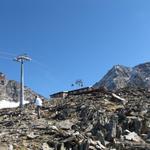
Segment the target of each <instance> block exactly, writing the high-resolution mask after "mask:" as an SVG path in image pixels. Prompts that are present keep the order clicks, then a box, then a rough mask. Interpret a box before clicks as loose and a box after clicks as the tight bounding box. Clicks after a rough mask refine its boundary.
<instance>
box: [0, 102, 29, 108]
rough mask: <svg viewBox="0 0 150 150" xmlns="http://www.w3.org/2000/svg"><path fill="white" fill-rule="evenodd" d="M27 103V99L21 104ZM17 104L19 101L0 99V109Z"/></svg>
mask: <svg viewBox="0 0 150 150" xmlns="http://www.w3.org/2000/svg"><path fill="white" fill-rule="evenodd" d="M27 103H29V101H24V102H23V104H27ZM18 106H19V102H10V101H6V100H2V101H0V109H2V108H14V107H18Z"/></svg>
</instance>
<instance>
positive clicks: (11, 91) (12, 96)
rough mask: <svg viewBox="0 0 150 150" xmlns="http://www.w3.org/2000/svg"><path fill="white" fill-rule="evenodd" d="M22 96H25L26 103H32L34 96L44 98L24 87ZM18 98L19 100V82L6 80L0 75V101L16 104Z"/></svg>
mask: <svg viewBox="0 0 150 150" xmlns="http://www.w3.org/2000/svg"><path fill="white" fill-rule="evenodd" d="M24 95H25V100H26V101H32V100H33V99H34V97H35V95H39V96H40V97H41V98H44V97H43V96H41V95H40V94H38V93H36V92H34V91H33V90H31V89H30V88H28V87H25V89H24ZM19 98H20V84H19V82H17V81H14V80H8V79H7V78H6V75H5V74H3V73H0V100H8V101H15V102H18V101H19ZM44 99H45V98H44Z"/></svg>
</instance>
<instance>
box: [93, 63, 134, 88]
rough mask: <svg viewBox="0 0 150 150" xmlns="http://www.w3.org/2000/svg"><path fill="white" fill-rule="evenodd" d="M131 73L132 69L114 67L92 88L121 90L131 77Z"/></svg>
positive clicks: (120, 66)
mask: <svg viewBox="0 0 150 150" xmlns="http://www.w3.org/2000/svg"><path fill="white" fill-rule="evenodd" d="M131 71H132V68H129V67H126V66H123V65H115V66H113V67H112V69H110V70H109V71H108V73H107V74H106V75H105V76H104V77H103V78H102V80H100V81H99V82H97V83H96V84H95V85H94V86H93V87H94V88H98V87H105V88H106V89H108V90H116V89H118V88H123V87H124V86H125V85H126V84H127V82H128V80H129V78H130V76H131Z"/></svg>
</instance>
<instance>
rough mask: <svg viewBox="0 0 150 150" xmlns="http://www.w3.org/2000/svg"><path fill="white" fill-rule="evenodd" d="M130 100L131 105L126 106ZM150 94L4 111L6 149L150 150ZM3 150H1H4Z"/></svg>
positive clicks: (72, 99)
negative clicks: (39, 111)
mask: <svg viewBox="0 0 150 150" xmlns="http://www.w3.org/2000/svg"><path fill="white" fill-rule="evenodd" d="M122 101H126V103H122ZM149 106H150V93H149V92H148V91H146V90H143V89H135V88H125V89H121V90H119V91H117V92H116V93H111V92H106V91H103V92H102V91H101V92H95V93H88V94H81V95H75V96H71V95H70V96H68V97H67V98H65V99H59V100H57V99H53V101H49V102H48V101H45V102H44V105H43V107H42V110H41V118H40V119H38V118H37V115H36V113H35V108H34V106H33V104H27V105H25V107H24V110H20V109H19V108H17V109H3V110H0V146H1V147H2V148H3V147H6V148H7V149H8V148H10V147H11V148H12V149H14V150H16V149H17V150H21V149H31V150H32V149H33V150H34V149H41V150H52V149H53V150H54V149H57V150H67V149H70V150H88V149H89V150H108V149H116V150H133V149H136V150H145V149H146V150H150V107H149ZM1 147H0V148H1Z"/></svg>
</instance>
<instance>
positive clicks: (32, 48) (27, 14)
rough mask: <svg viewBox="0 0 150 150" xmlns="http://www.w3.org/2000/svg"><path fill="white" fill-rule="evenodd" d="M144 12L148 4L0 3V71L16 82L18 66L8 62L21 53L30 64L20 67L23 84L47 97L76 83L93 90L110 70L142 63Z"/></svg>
mask: <svg viewBox="0 0 150 150" xmlns="http://www.w3.org/2000/svg"><path fill="white" fill-rule="evenodd" d="M149 6H150V1H149V0H144V1H142V0H13V1H12V0H1V1H0V71H1V72H4V73H6V74H7V77H8V78H9V79H14V80H17V81H19V78H20V72H19V71H20V65H19V64H18V63H16V62H13V61H12V60H11V59H12V58H13V57H15V56H17V55H19V54H23V53H27V54H28V55H29V56H31V57H32V58H33V61H31V62H27V63H26V64H25V84H26V85H27V86H29V87H30V88H32V89H33V90H35V91H37V92H39V93H40V94H43V95H44V96H47V97H48V95H49V94H52V93H53V92H57V91H62V90H69V89H71V86H70V85H71V83H73V82H74V81H75V80H76V79H82V80H83V81H84V84H85V86H90V85H93V84H94V83H95V82H97V81H98V80H100V79H101V78H102V77H103V76H104V75H105V74H106V72H107V71H108V70H109V69H110V68H111V67H112V66H113V65H116V64H121V65H125V66H135V65H137V64H140V63H143V62H148V61H149V59H150V9H149ZM6 53H7V54H6ZM8 57H9V58H10V59H5V58H8Z"/></svg>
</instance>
